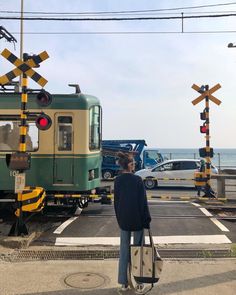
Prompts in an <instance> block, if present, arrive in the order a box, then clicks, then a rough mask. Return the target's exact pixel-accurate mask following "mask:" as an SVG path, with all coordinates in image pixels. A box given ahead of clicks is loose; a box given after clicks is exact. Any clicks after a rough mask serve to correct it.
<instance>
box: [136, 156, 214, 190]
mask: <svg viewBox="0 0 236 295" xmlns="http://www.w3.org/2000/svg"><path fill="white" fill-rule="evenodd" d="M200 166H201V160H196V159H175V160H168V161H164V162H162V163H161V164H158V165H156V166H155V167H153V168H151V169H142V170H139V171H137V172H136V173H135V174H136V175H139V176H140V177H141V178H142V179H143V181H144V184H145V187H146V188H147V189H152V188H155V187H157V186H159V185H163V186H166V185H171V186H191V187H194V186H195V185H194V180H193V179H194V172H196V171H199V169H200ZM211 172H212V174H218V173H219V172H218V169H217V168H216V167H214V166H213V165H211ZM175 179H176V180H175Z"/></svg>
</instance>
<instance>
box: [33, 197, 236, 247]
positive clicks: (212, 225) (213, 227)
mask: <svg viewBox="0 0 236 295" xmlns="http://www.w3.org/2000/svg"><path fill="white" fill-rule="evenodd" d="M149 207H150V212H151V216H152V223H151V229H152V234H153V236H154V242H155V243H157V244H201V243H207V244H211V243H212V244H225V243H235V242H236V227H235V221H233V222H232V221H225V220H217V219H215V218H214V216H212V214H213V213H211V212H210V211H208V210H206V209H205V208H203V207H202V205H199V204H194V203H192V202H191V201H162V200H158V199H151V200H149ZM45 222H46V224H47V227H46V228H45V230H43V232H42V234H41V236H40V237H39V238H38V239H37V240H36V241H34V243H33V245H57V246H77V245H119V227H118V225H117V222H116V218H115V214H114V209H113V205H101V204H89V206H88V207H87V208H86V209H84V210H82V212H81V214H80V215H78V216H74V217H68V218H63V219H61V220H57V221H56V222H55V220H51V223H50V222H49V221H48V220H45ZM41 226H42V223H41Z"/></svg>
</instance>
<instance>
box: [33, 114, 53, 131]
mask: <svg viewBox="0 0 236 295" xmlns="http://www.w3.org/2000/svg"><path fill="white" fill-rule="evenodd" d="M35 123H36V126H37V128H38V129H39V130H48V129H49V128H50V127H51V125H52V120H51V118H50V117H49V116H48V115H45V114H42V115H40V116H38V117H37V119H36V121H35Z"/></svg>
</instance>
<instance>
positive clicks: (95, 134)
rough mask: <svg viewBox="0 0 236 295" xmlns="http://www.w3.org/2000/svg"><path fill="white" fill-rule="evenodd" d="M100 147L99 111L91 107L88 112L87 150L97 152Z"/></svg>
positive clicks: (98, 108)
mask: <svg viewBox="0 0 236 295" xmlns="http://www.w3.org/2000/svg"><path fill="white" fill-rule="evenodd" d="M100 146H101V109H100V107H99V106H93V107H91V108H90V110H89V149H90V150H98V149H100Z"/></svg>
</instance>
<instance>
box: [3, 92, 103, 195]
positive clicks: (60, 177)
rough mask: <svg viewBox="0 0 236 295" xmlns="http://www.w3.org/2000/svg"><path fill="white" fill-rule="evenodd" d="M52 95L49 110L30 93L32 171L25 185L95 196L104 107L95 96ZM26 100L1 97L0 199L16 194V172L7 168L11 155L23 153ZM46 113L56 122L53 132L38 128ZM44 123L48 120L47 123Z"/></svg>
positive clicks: (49, 191)
mask: <svg viewBox="0 0 236 295" xmlns="http://www.w3.org/2000/svg"><path fill="white" fill-rule="evenodd" d="M78 89H79V87H77V92H76V93H74V94H53V95H51V97H52V101H51V104H49V105H48V106H47V107H45V108H44V109H41V108H40V107H39V106H38V104H37V103H36V97H37V92H36V93H35V92H34V91H32V92H29V93H28V103H27V109H28V111H29V119H28V121H27V122H28V127H27V129H28V132H27V136H26V149H27V152H29V153H30V154H31V167H30V169H29V170H27V171H26V185H27V186H39V187H43V188H44V189H45V191H46V193H47V194H52V195H53V194H67V195H69V196H73V194H84V193H87V194H88V193H90V192H91V191H92V190H94V189H95V188H98V187H100V173H101V168H100V167H101V105H100V102H99V100H98V99H97V98H96V97H95V96H91V95H85V94H82V93H81V92H80V91H79V90H78ZM20 106H21V97H20V94H19V93H15V92H14V91H4V90H2V91H1V93H0V198H4V197H5V198H6V197H7V196H9V194H11V193H12V192H13V193H14V187H15V182H14V181H15V177H14V176H15V173H17V172H16V171H12V170H9V169H8V167H7V165H6V154H9V153H12V152H14V151H17V150H18V146H19V125H20V116H19V114H20ZM40 112H43V113H45V114H46V115H48V116H49V117H50V119H51V121H52V122H51V123H52V124H51V127H50V128H49V129H48V130H39V129H38V128H37V126H36V122H35V118H36V117H37V115H38V113H40ZM43 123H44V122H43Z"/></svg>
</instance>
